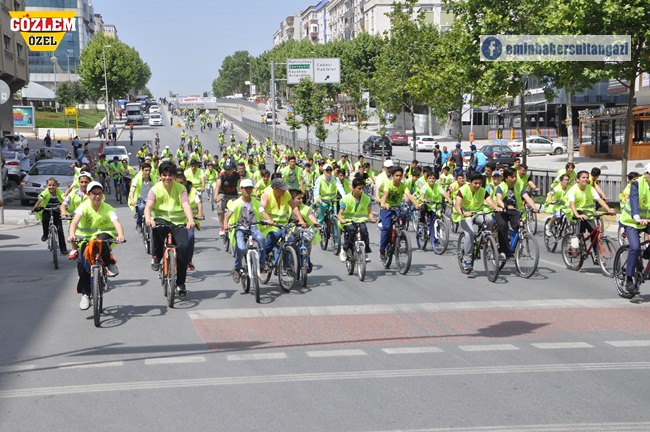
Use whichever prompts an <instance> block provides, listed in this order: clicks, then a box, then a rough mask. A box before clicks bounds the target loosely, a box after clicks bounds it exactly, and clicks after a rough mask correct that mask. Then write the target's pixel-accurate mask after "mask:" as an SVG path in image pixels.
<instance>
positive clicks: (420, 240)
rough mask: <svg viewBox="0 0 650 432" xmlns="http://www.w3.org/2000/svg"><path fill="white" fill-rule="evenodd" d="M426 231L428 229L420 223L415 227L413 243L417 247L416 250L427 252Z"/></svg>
mask: <svg viewBox="0 0 650 432" xmlns="http://www.w3.org/2000/svg"><path fill="white" fill-rule="evenodd" d="M427 231H428V227H427V226H426V225H425V224H424V223H422V222H420V223H418V224H417V225H416V226H415V243H416V244H417V245H418V249H421V250H423V251H424V250H427V242H428V239H427V234H426V233H427Z"/></svg>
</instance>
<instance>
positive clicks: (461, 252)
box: [456, 232, 465, 272]
mask: <svg viewBox="0 0 650 432" xmlns="http://www.w3.org/2000/svg"><path fill="white" fill-rule="evenodd" d="M464 241H465V233H464V232H462V233H460V235H459V236H458V241H457V242H456V260H457V261H458V267H459V268H460V271H461V272H464V271H465V265H464V263H463V259H464V258H463V257H464V256H465V248H464V247H463V242H464Z"/></svg>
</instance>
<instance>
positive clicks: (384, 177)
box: [375, 159, 394, 223]
mask: <svg viewBox="0 0 650 432" xmlns="http://www.w3.org/2000/svg"><path fill="white" fill-rule="evenodd" d="M393 165H394V164H393V161H392V160H390V159H387V160H385V161H384V165H383V167H382V169H381V172H380V173H379V174H377V176H376V177H375V201H377V202H379V201H380V200H381V196H382V195H383V193H384V182H386V181H388V180H389V178H388V177H389V176H388V171H389V170H390V169H391V168H392V167H393ZM380 223H381V222H380Z"/></svg>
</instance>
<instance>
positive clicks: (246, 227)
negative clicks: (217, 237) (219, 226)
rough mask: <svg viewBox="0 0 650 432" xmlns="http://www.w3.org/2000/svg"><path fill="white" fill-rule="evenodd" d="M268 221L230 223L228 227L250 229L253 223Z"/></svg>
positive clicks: (260, 223)
mask: <svg viewBox="0 0 650 432" xmlns="http://www.w3.org/2000/svg"><path fill="white" fill-rule="evenodd" d="M268 223H269V222H268V221H266V220H260V221H257V222H251V223H235V224H232V225H229V226H228V229H237V228H242V229H250V228H251V227H252V226H253V225H268Z"/></svg>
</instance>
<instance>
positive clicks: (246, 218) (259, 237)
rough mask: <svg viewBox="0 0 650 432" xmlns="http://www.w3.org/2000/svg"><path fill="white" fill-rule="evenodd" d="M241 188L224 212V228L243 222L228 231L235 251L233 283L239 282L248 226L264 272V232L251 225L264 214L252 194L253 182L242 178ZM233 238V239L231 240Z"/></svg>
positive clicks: (261, 269)
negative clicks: (231, 230)
mask: <svg viewBox="0 0 650 432" xmlns="http://www.w3.org/2000/svg"><path fill="white" fill-rule="evenodd" d="M239 188H240V189H241V196H240V197H239V198H237V199H236V200H235V201H234V202H232V204H231V205H230V208H229V209H228V212H227V213H226V216H225V220H226V226H225V228H226V229H228V228H230V225H233V224H243V225H244V227H240V228H237V230H236V231H235V232H234V233H232V232H231V233H230V235H231V242H232V244H236V247H237V253H236V254H235V264H234V266H233V269H232V279H233V281H234V282H235V283H239V280H240V276H241V274H240V272H241V260H242V258H243V256H244V254H245V253H246V242H245V241H244V228H245V227H246V228H248V227H250V234H251V237H252V238H253V240H254V241H255V242H256V243H257V247H258V250H259V258H260V262H259V265H260V272H261V273H266V271H267V269H266V250H265V248H264V241H265V240H264V234H262V232H261V231H260V229H259V228H258V227H257V226H256V225H251V224H252V223H255V222H257V221H260V220H264V219H265V218H264V216H263V215H262V213H261V212H260V202H259V200H258V199H257V198H254V197H253V196H252V193H253V182H252V181H251V180H249V179H244V180H242V181H241V184H240V185H239ZM233 240H234V241H233Z"/></svg>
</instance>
